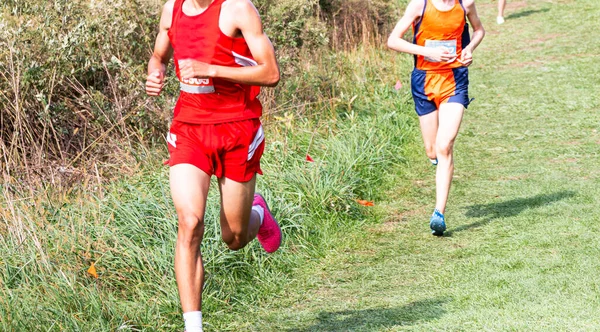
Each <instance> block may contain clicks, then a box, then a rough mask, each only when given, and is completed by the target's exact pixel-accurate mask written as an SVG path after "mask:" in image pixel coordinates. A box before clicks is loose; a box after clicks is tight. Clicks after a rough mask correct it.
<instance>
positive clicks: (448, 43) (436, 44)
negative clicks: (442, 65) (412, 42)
mask: <svg viewBox="0 0 600 332" xmlns="http://www.w3.org/2000/svg"><path fill="white" fill-rule="evenodd" d="M425 47H427V48H440V47H443V48H446V49H447V50H448V52H450V54H452V55H453V56H456V40H429V39H428V40H425ZM425 61H429V62H440V61H436V60H435V59H432V58H430V57H425Z"/></svg>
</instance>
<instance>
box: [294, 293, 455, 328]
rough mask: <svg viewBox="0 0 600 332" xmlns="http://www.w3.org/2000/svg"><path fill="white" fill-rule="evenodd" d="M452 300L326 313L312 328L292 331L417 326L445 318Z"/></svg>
mask: <svg viewBox="0 0 600 332" xmlns="http://www.w3.org/2000/svg"><path fill="white" fill-rule="evenodd" d="M446 302H448V298H434V299H427V300H423V301H416V302H412V303H409V304H407V305H405V306H402V307H399V308H372V309H364V310H344V311H333V312H327V311H323V312H320V313H319V316H318V317H317V318H316V320H317V322H316V323H314V324H313V325H312V326H308V327H302V328H292V329H289V330H287V331H288V332H309V331H332V332H336V331H339V332H342V331H373V330H379V329H383V328H391V327H394V326H407V325H413V324H415V323H417V322H421V321H430V320H433V319H436V318H441V317H442V316H443V315H444V314H445V313H446V310H444V307H443V305H444V303H446Z"/></svg>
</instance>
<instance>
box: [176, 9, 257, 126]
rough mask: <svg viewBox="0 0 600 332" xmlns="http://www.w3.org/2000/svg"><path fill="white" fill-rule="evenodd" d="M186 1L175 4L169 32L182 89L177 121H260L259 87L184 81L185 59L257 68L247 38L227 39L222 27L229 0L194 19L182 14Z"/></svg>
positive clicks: (207, 81)
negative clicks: (182, 64) (181, 66)
mask: <svg viewBox="0 0 600 332" xmlns="http://www.w3.org/2000/svg"><path fill="white" fill-rule="evenodd" d="M184 1H185V0H176V1H175V6H174V8H173V20H172V23H171V28H170V29H169V39H170V41H171V46H172V47H173V57H174V59H175V70H176V72H177V77H178V78H179V81H180V86H181V92H180V95H179V99H178V100H177V104H176V105H175V111H174V113H175V115H174V120H177V121H180V122H187V123H197V124H214V123H224V122H232V121H240V120H248V119H255V118H259V117H260V116H261V115H262V105H261V103H260V101H259V100H258V98H257V97H258V94H259V93H260V87H258V86H251V85H246V84H240V83H233V82H230V81H227V80H224V79H219V78H214V79H211V78H206V79H197V78H194V79H190V80H185V81H184V80H182V79H181V75H180V73H179V63H178V62H179V60H184V59H194V60H198V61H202V62H205V63H209V64H214V65H219V66H227V67H244V66H255V65H256V61H254V59H253V58H252V54H251V53H250V49H249V48H248V44H246V41H245V40H244V38H232V37H230V36H227V35H225V34H224V33H223V32H222V31H221V29H220V27H219V17H220V14H221V5H222V4H223V2H225V1H226V0H214V1H213V2H212V3H211V4H210V5H209V7H208V8H207V9H206V10H205V11H204V12H202V13H201V14H199V15H195V16H188V15H186V14H185V13H184V12H183V9H182V6H183V3H184Z"/></svg>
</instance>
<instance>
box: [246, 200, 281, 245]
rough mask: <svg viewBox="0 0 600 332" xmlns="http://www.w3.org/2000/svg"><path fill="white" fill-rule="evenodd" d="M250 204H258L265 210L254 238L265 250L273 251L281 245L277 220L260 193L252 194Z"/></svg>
mask: <svg viewBox="0 0 600 332" xmlns="http://www.w3.org/2000/svg"><path fill="white" fill-rule="evenodd" d="M252 205H253V206H254V205H260V206H261V207H262V208H263V209H264V210H265V216H264V219H263V223H262V225H260V228H259V229H258V235H257V236H256V238H257V239H258V242H260V245H261V246H262V247H263V248H264V249H265V251H266V252H268V253H274V252H275V251H277V249H279V246H281V228H279V224H277V220H275V218H273V215H272V214H271V210H269V206H268V205H267V202H265V198H264V197H263V196H262V195H261V194H258V193H257V194H254V202H252Z"/></svg>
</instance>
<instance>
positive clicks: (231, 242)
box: [221, 229, 248, 250]
mask: <svg viewBox="0 0 600 332" xmlns="http://www.w3.org/2000/svg"><path fill="white" fill-rule="evenodd" d="M247 237H248V234H247V232H244V231H243V230H242V229H230V230H229V231H222V232H221V238H222V239H223V242H225V244H227V247H229V249H231V250H240V249H242V248H244V247H245V246H246V245H247V244H248V239H247Z"/></svg>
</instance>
